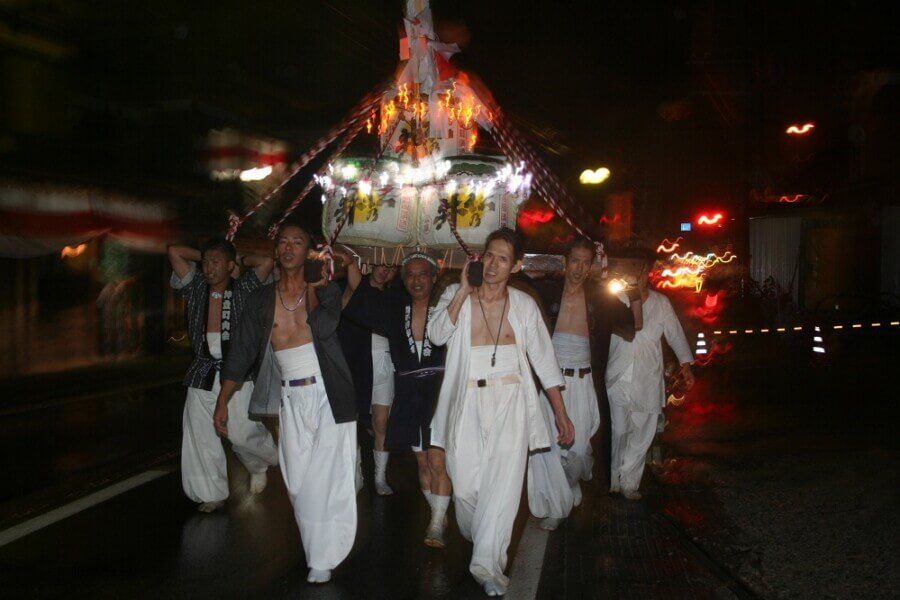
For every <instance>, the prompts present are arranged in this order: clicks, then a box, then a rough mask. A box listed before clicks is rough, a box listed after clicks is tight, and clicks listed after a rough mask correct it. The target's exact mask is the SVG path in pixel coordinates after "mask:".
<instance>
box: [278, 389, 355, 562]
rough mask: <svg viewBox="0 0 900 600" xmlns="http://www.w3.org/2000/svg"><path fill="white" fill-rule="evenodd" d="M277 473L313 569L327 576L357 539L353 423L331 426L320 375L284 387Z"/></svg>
mask: <svg viewBox="0 0 900 600" xmlns="http://www.w3.org/2000/svg"><path fill="white" fill-rule="evenodd" d="M278 418H279V422H280V423H281V443H280V445H279V454H280V456H281V473H282V475H283V476H284V483H285V485H286V486H287V491H288V497H289V498H290V499H291V505H292V506H293V507H294V517H295V518H296V520H297V525H298V526H299V527H300V538H301V540H302V542H303V550H304V552H305V553H306V564H307V566H308V567H309V568H311V569H319V570H331V569H334V568H335V567H337V566H338V565H339V564H340V563H341V562H342V561H343V560H344V559H345V558H346V557H347V555H348V554H349V553H350V549H351V548H352V547H353V540H354V538H355V537H356V489H357V488H356V472H357V464H358V449H357V445H356V423H355V422H350V423H340V424H337V423H335V421H334V415H333V414H332V412H331V405H330V404H329V403H328V396H327V395H326V393H325V386H324V384H323V383H322V381H321V375H319V376H318V377H317V381H316V383H314V384H311V385H304V386H299V387H290V386H284V387H282V405H281V409H280V410H279V412H278Z"/></svg>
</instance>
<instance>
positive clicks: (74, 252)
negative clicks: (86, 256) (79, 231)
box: [59, 244, 87, 258]
mask: <svg viewBox="0 0 900 600" xmlns="http://www.w3.org/2000/svg"><path fill="white" fill-rule="evenodd" d="M85 250H87V244H78V245H77V246H75V247H74V248H73V247H72V246H66V247H65V248H63V249H62V250H61V251H60V253H59V256H60V258H73V257H75V256H80V255H81V254H82V253H83V252H84V251H85Z"/></svg>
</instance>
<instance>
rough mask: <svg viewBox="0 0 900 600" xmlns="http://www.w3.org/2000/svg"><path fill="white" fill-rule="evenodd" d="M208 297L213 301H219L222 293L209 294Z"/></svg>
mask: <svg viewBox="0 0 900 600" xmlns="http://www.w3.org/2000/svg"><path fill="white" fill-rule="evenodd" d="M209 297H210V298H212V299H214V300H221V299H222V292H210V293H209Z"/></svg>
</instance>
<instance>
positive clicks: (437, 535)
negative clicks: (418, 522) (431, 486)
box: [425, 494, 450, 548]
mask: <svg viewBox="0 0 900 600" xmlns="http://www.w3.org/2000/svg"><path fill="white" fill-rule="evenodd" d="M448 506H450V496H438V495H437V494H432V495H431V522H430V523H429V524H428V529H427V530H426V531H425V545H426V546H431V547H432V548H443V547H444V530H445V529H446V528H447V507H448Z"/></svg>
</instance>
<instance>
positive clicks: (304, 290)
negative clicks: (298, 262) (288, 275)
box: [275, 285, 306, 312]
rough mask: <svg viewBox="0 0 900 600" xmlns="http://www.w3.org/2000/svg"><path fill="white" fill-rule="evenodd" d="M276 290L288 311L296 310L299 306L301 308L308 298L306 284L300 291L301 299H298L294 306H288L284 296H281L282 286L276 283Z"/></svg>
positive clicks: (282, 304)
mask: <svg viewBox="0 0 900 600" xmlns="http://www.w3.org/2000/svg"><path fill="white" fill-rule="evenodd" d="M275 291H277V292H278V299H279V300H280V301H281V306H282V307H283V308H284V310H286V311H288V312H294V311H296V310H297V309H298V308H300V305H301V304H302V303H303V301H304V300H305V299H306V286H303V290H301V292H300V299H299V300H297V304H295V305H294V308H288V305H287V304H285V303H284V298H283V297H282V296H281V286H277V285H276V286H275Z"/></svg>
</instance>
